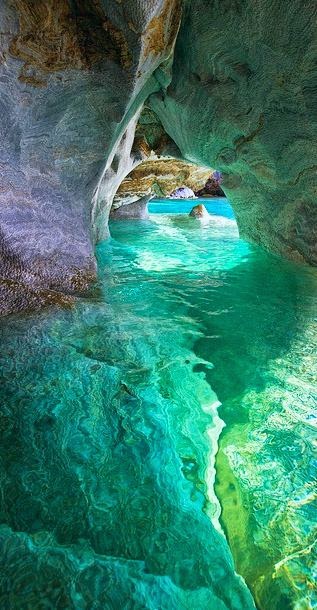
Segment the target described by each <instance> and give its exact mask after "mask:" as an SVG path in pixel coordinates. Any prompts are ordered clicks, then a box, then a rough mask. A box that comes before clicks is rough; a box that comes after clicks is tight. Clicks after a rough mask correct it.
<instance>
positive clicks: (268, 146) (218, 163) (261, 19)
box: [151, 0, 317, 264]
mask: <svg viewBox="0 0 317 610" xmlns="http://www.w3.org/2000/svg"><path fill="white" fill-rule="evenodd" d="M316 40H317V5H316V3H312V2H306V1H305V2H303V1H302V0H295V1H294V2H292V4H291V5H289V6H286V5H285V2H283V1H282V0H276V1H274V2H271V1H269V0H261V2H260V1H256V2H254V0H246V1H245V2H232V1H224V2H218V1H217V0H213V1H212V2H208V1H204V0H198V1H197V0H195V1H191V2H188V3H186V8H185V10H184V17H183V21H182V26H181V29H180V32H179V35H178V39H177V45H176V49H175V55H174V64H173V78H172V82H171V84H170V85H169V87H168V88H167V90H165V91H162V92H161V93H160V94H157V95H155V96H153V97H152V98H151V103H152V108H153V109H154V110H155V111H156V112H157V113H158V115H159V117H160V119H161V121H162V123H163V125H164V127H165V129H166V131H167V132H168V133H169V135H170V136H171V137H172V138H173V139H174V140H175V143H176V144H177V146H178V148H179V149H180V151H181V152H182V154H183V156H184V157H185V158H187V159H189V160H190V161H192V162H196V163H199V164H204V165H210V166H212V167H216V168H217V169H219V170H221V171H222V172H223V175H224V181H223V188H224V191H225V192H226V194H227V195H228V196H229V197H230V201H231V202H232V204H233V206H234V210H235V213H236V216H237V220H238V223H239V228H240V234H241V235H242V236H243V237H246V238H247V239H250V240H253V241H255V242H258V243H260V244H262V245H264V246H265V247H266V248H267V249H269V250H270V251H274V252H278V253H280V254H282V255H283V256H286V257H288V258H291V259H294V260H298V261H303V260H305V261H308V262H310V263H311V264H317V205H316V194H317V182H316V171H317V145H316V141H317V138H316V136H317V101H316V100H317V97H316V93H317V71H316Z"/></svg>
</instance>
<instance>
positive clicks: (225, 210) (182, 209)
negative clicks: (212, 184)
mask: <svg viewBox="0 0 317 610" xmlns="http://www.w3.org/2000/svg"><path fill="white" fill-rule="evenodd" d="M199 203H202V204H203V205H204V206H205V208H206V209H207V211H208V212H209V213H210V214H215V215H217V216H219V215H220V216H223V217H224V218H228V219H230V220H233V219H234V213H233V210H232V208H231V206H230V205H228V202H227V200H226V199H224V198H223V197H214V198H213V199H206V198H203V197H197V198H196V199H157V198H156V199H151V201H150V202H149V212H150V213H151V214H175V213H176V212H175V210H177V213H178V214H189V212H190V211H191V209H192V207H193V206H194V205H198V204H199Z"/></svg>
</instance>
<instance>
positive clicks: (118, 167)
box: [0, 0, 179, 311]
mask: <svg viewBox="0 0 317 610" xmlns="http://www.w3.org/2000/svg"><path fill="white" fill-rule="evenodd" d="M167 4H168V6H167ZM174 4H175V6H176V1H175V3H174ZM178 13H179V11H178ZM161 14H163V16H164V18H165V23H164V32H166V36H165V34H164V41H165V43H166V45H165V46H164V48H163V46H162V45H161V47H160V49H159V51H158V52H157V53H156V54H155V56H154V55H153V54H152V53H149V54H148V55H147V56H145V54H144V48H145V46H144V45H145V39H147V37H148V31H149V28H150V29H151V28H152V26H153V18H154V17H155V16H160V15H161ZM172 20H173V24H172ZM132 21H133V23H135V24H137V27H131V22H132ZM151 22H152V25H151ZM0 23H1V24H2V33H1V36H0V57H1V63H0V109H1V118H0V136H1V142H2V147H1V154H0V229H1V234H0V235H1V237H0V239H1V242H2V243H3V244H4V248H3V250H4V251H5V255H4V256H3V257H2V260H1V269H0V277H2V278H4V279H5V280H7V279H9V280H11V279H13V280H14V282H17V284H16V285H21V290H22V287H23V286H26V287H27V288H26V290H24V291H23V293H24V294H30V293H32V294H33V292H34V289H35V288H36V289H37V290H38V289H44V290H54V291H61V292H63V293H73V292H76V291H77V287H78V285H80V287H81V288H82V287H84V288H85V286H87V285H88V283H89V282H90V281H91V278H92V277H94V276H95V270H96V265H95V259H94V253H93V250H94V243H95V241H96V240H98V239H103V238H104V237H105V236H106V235H107V220H108V215H109V210H110V207H111V203H112V197H113V195H114V194H115V192H116V190H117V188H118V186H119V184H120V182H121V181H122V180H123V178H124V177H125V175H126V174H127V173H129V172H130V171H131V169H132V168H133V167H134V165H135V164H136V163H139V162H140V160H142V158H143V156H144V155H143V153H142V151H141V150H140V149H139V148H138V146H136V147H135V149H134V150H133V151H132V152H131V149H132V144H133V139H134V130H135V124H136V121H137V117H138V114H139V112H140V109H141V106H142V104H143V101H144V100H145V99H146V98H147V97H148V95H149V94H150V93H152V92H153V91H155V90H157V89H158V87H159V85H158V81H157V79H155V78H154V77H153V72H154V71H155V70H156V68H158V66H159V65H160V64H161V63H162V62H165V61H166V60H167V59H168V58H169V55H170V53H171V41H170V40H167V38H168V36H167V33H168V32H171V30H172V31H175V34H176V29H177V27H178V25H179V17H177V16H176V14H175V13H174V12H173V3H172V2H170V3H166V2H163V0H148V1H144V2H140V3H138V4H137V5H136V4H135V3H134V2H127V3H124V4H123V3H118V2H116V1H115V0H112V1H110V2H104V1H102V0H75V1H74V2H71V1H70V0H61V2H58V3H56V2H53V1H52V0H39V1H38V2H36V3H35V2H32V1H31V0H26V1H24V0H13V1H11V0H10V1H9V0H5V1H4V2H2V3H1V6H0ZM129 24H130V25H129ZM166 139H167V140H168V139H169V138H168V137H167V136H166ZM32 291H33V292H32ZM16 297H17V298H16V300H15V302H16V307H17V309H24V308H25V299H24V298H21V302H20V304H19V294H17V295H16ZM4 311H6V309H5V308H4Z"/></svg>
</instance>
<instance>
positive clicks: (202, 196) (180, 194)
mask: <svg viewBox="0 0 317 610" xmlns="http://www.w3.org/2000/svg"><path fill="white" fill-rule="evenodd" d="M221 183H222V176H221V173H220V172H219V171H217V170H212V169H210V168H206V167H200V166H197V165H194V164H192V163H189V162H185V161H181V160H177V159H174V158H165V159H157V158H156V159H150V160H149V159H147V160H145V161H143V162H142V163H141V164H139V165H138V166H137V167H136V168H135V169H133V171H131V172H130V173H129V174H128V175H127V176H126V178H125V179H124V180H123V182H122V183H121V185H120V187H119V189H118V191H117V193H116V195H115V197H114V201H113V205H112V209H111V214H110V218H111V219H113V220H116V219H137V218H138V219H147V218H148V217H149V215H150V216H151V215H153V214H169V215H175V214H187V215H188V214H190V212H191V210H192V208H193V207H194V206H200V208H201V209H203V210H206V212H207V214H209V215H210V216H211V217H213V216H219V217H224V218H226V219H230V220H234V219H235V216H234V212H233V209H232V207H231V205H230V202H229V201H228V199H227V198H226V195H225V193H224V192H223V190H222V188H221Z"/></svg>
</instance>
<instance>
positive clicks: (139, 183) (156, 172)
mask: <svg viewBox="0 0 317 610" xmlns="http://www.w3.org/2000/svg"><path fill="white" fill-rule="evenodd" d="M209 175H210V169H206V168H205V167H198V166H197V165H194V164H192V163H186V162H184V161H180V160H178V159H164V158H160V159H159V158H153V155H152V158H150V159H146V160H145V161H144V162H143V163H141V164H140V165H138V166H137V167H136V168H135V169H134V170H133V171H132V172H131V173H130V174H129V175H128V176H127V177H126V178H125V180H123V182H122V183H121V185H120V186H119V188H118V191H117V193H116V195H115V197H114V201H113V209H117V208H119V207H120V206H122V205H127V204H130V203H133V202H134V201H137V200H138V199H140V198H141V197H145V196H148V198H150V197H151V196H155V195H156V196H158V197H167V196H169V195H172V194H173V192H174V191H175V190H177V189H179V188H180V187H182V186H183V185H184V184H186V186H187V187H188V189H191V190H192V191H194V190H197V189H199V188H202V187H203V186H204V184H205V183H206V180H207V179H208V177H209ZM192 196H194V193H192Z"/></svg>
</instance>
